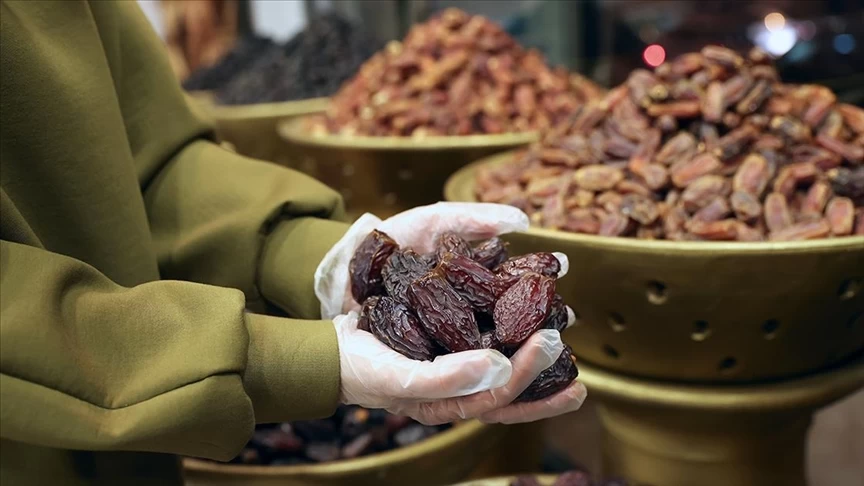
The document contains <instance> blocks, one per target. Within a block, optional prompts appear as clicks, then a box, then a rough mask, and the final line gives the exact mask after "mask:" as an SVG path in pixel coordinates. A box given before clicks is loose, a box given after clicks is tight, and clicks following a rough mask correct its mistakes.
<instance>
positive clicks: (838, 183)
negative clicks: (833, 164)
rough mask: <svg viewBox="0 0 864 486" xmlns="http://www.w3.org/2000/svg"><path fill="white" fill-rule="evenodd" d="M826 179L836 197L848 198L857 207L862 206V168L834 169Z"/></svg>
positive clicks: (863, 202) (863, 180)
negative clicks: (828, 180)
mask: <svg viewBox="0 0 864 486" xmlns="http://www.w3.org/2000/svg"><path fill="white" fill-rule="evenodd" d="M828 178H829V179H830V180H831V188H832V189H834V192H835V193H837V195H839V196H844V197H848V198H849V199H851V200H852V201H853V202H855V203H856V204H857V205H864V166H862V167H857V168H854V169H847V168H845V167H842V168H838V169H834V170H832V171H830V172H829V173H828Z"/></svg>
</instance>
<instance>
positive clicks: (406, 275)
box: [381, 250, 435, 304]
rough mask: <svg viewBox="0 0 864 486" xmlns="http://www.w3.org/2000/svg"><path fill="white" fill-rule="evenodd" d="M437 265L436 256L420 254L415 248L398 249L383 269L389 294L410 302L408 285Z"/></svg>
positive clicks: (385, 286)
mask: <svg viewBox="0 0 864 486" xmlns="http://www.w3.org/2000/svg"><path fill="white" fill-rule="evenodd" d="M434 266H435V258H429V257H428V256H426V255H418V254H417V253H415V252H414V250H396V251H394V252H393V254H392V255H391V256H390V259H388V260H387V263H386V264H385V265H384V269H383V270H382V272H381V274H382V278H383V280H384V289H385V290H386V291H387V295H389V296H390V297H393V298H394V299H396V300H398V301H399V302H401V303H403V304H408V286H409V285H411V282H413V281H415V280H417V279H418V278H420V277H422V276H423V275H426V274H427V273H428V272H429V271H430V270H432V268H434Z"/></svg>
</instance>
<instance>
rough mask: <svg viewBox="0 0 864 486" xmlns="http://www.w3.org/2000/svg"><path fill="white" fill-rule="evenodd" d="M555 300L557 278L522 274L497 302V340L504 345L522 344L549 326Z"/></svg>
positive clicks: (494, 314)
mask: <svg viewBox="0 0 864 486" xmlns="http://www.w3.org/2000/svg"><path fill="white" fill-rule="evenodd" d="M554 298H555V279H553V278H550V277H544V276H543V275H540V274H537V273H526V274H524V275H522V276H521V277H520V278H519V280H518V281H517V282H516V283H515V284H513V285H512V286H511V287H510V288H509V289H507V291H506V292H504V294H503V295H501V298H500V299H498V302H496V303H495V311H494V313H493V314H492V315H493V317H494V318H495V337H496V338H498V341H499V342H500V343H501V344H505V345H510V344H521V343H522V342H523V341H525V340H526V339H528V337H529V336H530V335H531V334H534V332H535V331H537V330H539V329H541V328H542V327H543V325H544V324H545V323H546V319H547V318H548V317H549V313H550V312H551V311H552V304H553V301H554Z"/></svg>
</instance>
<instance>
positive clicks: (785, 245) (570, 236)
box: [444, 150, 864, 256]
mask: <svg viewBox="0 0 864 486" xmlns="http://www.w3.org/2000/svg"><path fill="white" fill-rule="evenodd" d="M517 152H518V151H516V150H511V151H507V152H504V153H500V154H494V155H491V156H488V157H483V158H482V159H479V160H477V161H474V162H471V163H470V164H468V165H466V166H464V167H462V168H460V169H459V170H457V171H456V172H454V173H453V174H451V175H450V177H448V178H447V182H446V183H445V184H444V199H445V200H447V201H457V202H476V201H477V199H476V198H474V199H472V200H471V201H464V200H461V199H459V198H458V192H459V189H460V188H461V184H460V183H461V181H462V179H468V180H469V181H470V178H471V177H473V174H474V172H475V171H476V170H477V169H478V168H479V167H481V166H483V165H486V164H493V163H503V162H504V160H506V159H507V158H510V157H513V156H514V155H515V154H516V153H517ZM472 194H473V192H472ZM521 233H523V234H527V235H536V236H540V237H544V238H548V239H556V240H564V241H567V242H571V243H576V244H579V245H581V246H585V247H602V248H604V249H610V250H619V251H631V252H632V251H644V252H650V253H668V252H670V251H672V250H674V251H675V252H676V253H686V254H691V255H692V254H712V255H715V254H716V255H722V256H728V255H752V254H761V253H764V252H766V251H770V252H772V253H799V252H810V251H831V250H847V249H848V250H854V249H858V250H861V251H864V236H855V235H853V236H844V237H838V238H820V239H816V240H803V241H671V240H643V239H638V238H626V237H618V236H598V235H588V234H584V233H571V232H569V231H561V230H554V229H547V228H538V227H536V226H531V227H529V228H528V230H527V231H524V232H521Z"/></svg>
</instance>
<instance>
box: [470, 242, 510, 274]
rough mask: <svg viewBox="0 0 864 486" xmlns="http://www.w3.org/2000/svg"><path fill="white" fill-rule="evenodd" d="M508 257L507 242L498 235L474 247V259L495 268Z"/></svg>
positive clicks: (487, 266) (489, 267)
mask: <svg viewBox="0 0 864 486" xmlns="http://www.w3.org/2000/svg"><path fill="white" fill-rule="evenodd" d="M506 259H507V243H505V242H504V240H502V239H501V238H498V237H497V236H496V237H494V238H490V239H488V240H486V241H484V242H482V243H480V244H479V245H477V246H475V247H474V261H476V262H477V263H479V264H480V265H483V266H484V267H486V268H488V269H489V270H492V269H494V268H495V267H497V266H498V265H500V264H501V262H503V261H504V260H506Z"/></svg>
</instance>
